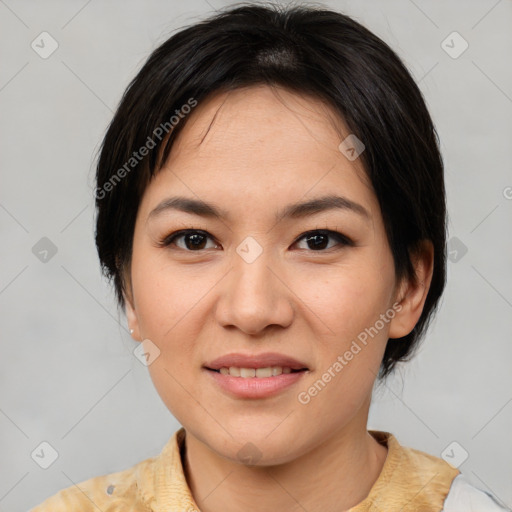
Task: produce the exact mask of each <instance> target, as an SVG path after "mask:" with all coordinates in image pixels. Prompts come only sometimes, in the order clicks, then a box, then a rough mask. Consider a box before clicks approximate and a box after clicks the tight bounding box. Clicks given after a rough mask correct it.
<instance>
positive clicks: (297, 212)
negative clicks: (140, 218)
mask: <svg viewBox="0 0 512 512" xmlns="http://www.w3.org/2000/svg"><path fill="white" fill-rule="evenodd" d="M334 209H339V210H346V211H349V212H353V213H356V214H358V215H361V216H362V217H365V218H366V219H370V214H369V213H368V210H366V208H365V207H364V206H362V205H360V204H359V203H356V202H354V201H352V200H350V199H348V198H346V197H342V196H336V195H328V196H324V197H318V198H315V199H312V200H310V201H305V202H301V203H293V204H290V205H288V206H286V208H284V209H283V210H282V211H281V212H279V213H277V214H276V220H280V219H283V218H292V219H299V218H303V217H307V216H308V215H314V214H317V213H321V212H324V211H327V210H334ZM168 210H178V211H181V212H184V213H191V214H193V215H198V216H201V217H206V218H213V219H219V220H223V219H228V218H229V213H228V212H227V211H226V210H223V209H222V208H219V207H218V206H216V205H214V204H212V203H208V202H206V201H202V200H199V199H192V198H189V197H182V196H177V197H169V198H167V199H164V200H163V201H161V202H160V203H159V204H158V205H157V206H156V207H155V208H154V209H153V210H152V211H151V212H150V214H149V216H148V220H149V219H150V218H153V217H156V216H158V215H159V214H161V213H162V212H165V211H168Z"/></svg>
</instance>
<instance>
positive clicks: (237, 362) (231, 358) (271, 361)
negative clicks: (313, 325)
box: [204, 352, 307, 370]
mask: <svg viewBox="0 0 512 512" xmlns="http://www.w3.org/2000/svg"><path fill="white" fill-rule="evenodd" d="M204 366H205V367H206V368H209V369H210V370H219V369H220V368H229V367H230V366H235V367H237V368H266V367H268V366H282V367H283V368H291V369H292V370H302V369H307V365H306V364H304V363H302V362H300V361H298V360H297V359H295V358H293V357H291V356H287V355H285V354H278V353H276V352H265V353H263V354H252V355H251V354H240V353H238V354H226V355H224V356H221V357H218V358H217V359H213V360H212V361H209V362H207V363H206V364H205V365H204Z"/></svg>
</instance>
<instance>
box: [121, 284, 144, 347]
mask: <svg viewBox="0 0 512 512" xmlns="http://www.w3.org/2000/svg"><path fill="white" fill-rule="evenodd" d="M128 287H129V288H130V291H129V292H128V293H127V292H126V291H125V292H123V297H124V304H125V306H124V309H125V314H126V320H127V321H128V328H129V329H130V330H131V329H133V332H132V333H131V334H130V336H131V337H132V338H133V339H134V340H135V341H142V338H141V335H140V328H139V319H138V316H137V310H136V307H135V302H134V300H133V292H132V291H131V286H130V285H129V286H128Z"/></svg>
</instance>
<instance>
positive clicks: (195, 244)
mask: <svg viewBox="0 0 512 512" xmlns="http://www.w3.org/2000/svg"><path fill="white" fill-rule="evenodd" d="M208 239H210V240H212V242H213V239H212V238H211V237H210V235H208V234H207V233H206V232H204V231H199V230H181V231H177V232H176V233H172V234H171V235H169V236H167V237H166V238H164V239H163V240H162V241H161V242H160V243H159V245H160V246H161V247H169V246H171V245H175V246H177V247H178V248H180V249H184V250H188V251H191V252H193V251H201V250H203V249H209V248H215V247H217V244H215V243H213V247H206V246H207V243H208ZM180 240H182V241H183V242H182V243H180V242H179V241H180Z"/></svg>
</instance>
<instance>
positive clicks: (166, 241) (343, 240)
mask: <svg viewBox="0 0 512 512" xmlns="http://www.w3.org/2000/svg"><path fill="white" fill-rule="evenodd" d="M194 234H200V235H202V236H205V237H207V238H210V239H211V240H212V241H214V242H215V239H214V238H213V237H212V236H210V235H209V233H208V232H207V231H204V230H202V229H181V230H179V231H175V232H174V233H171V234H170V235H167V236H166V237H164V238H163V239H162V240H160V241H159V242H158V247H170V246H171V245H172V244H173V243H174V242H175V240H177V239H178V238H181V237H184V236H186V235H194ZM314 235H324V236H328V237H331V238H334V239H336V240H337V242H338V245H341V246H342V247H344V246H353V245H354V242H353V241H352V240H351V239H350V238H348V237H347V236H346V235H343V234H342V233H339V232H338V231H333V230H330V229H314V230H311V231H306V232H305V233H303V234H302V235H300V236H299V237H298V238H297V239H296V240H295V241H294V242H293V245H295V244H296V243H298V242H299V241H301V240H302V239H304V238H307V237H308V236H314ZM215 243H217V242H215ZM178 249H180V250H182V251H185V252H203V251H204V250H205V249H199V250H197V251H194V250H190V249H183V248H181V247H178ZM332 249H333V247H329V248H328V249H318V250H314V249H311V250H310V251H308V252H327V251H331V250H332Z"/></svg>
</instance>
